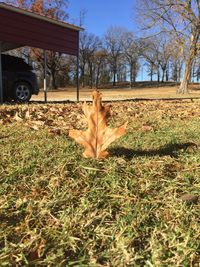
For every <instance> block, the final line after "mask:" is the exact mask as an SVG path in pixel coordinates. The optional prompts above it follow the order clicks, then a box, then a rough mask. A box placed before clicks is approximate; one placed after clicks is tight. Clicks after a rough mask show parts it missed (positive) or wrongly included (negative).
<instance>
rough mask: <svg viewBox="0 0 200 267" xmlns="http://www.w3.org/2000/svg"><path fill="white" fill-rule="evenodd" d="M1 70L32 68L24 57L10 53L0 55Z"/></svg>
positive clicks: (27, 69)
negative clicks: (0, 57)
mask: <svg viewBox="0 0 200 267" xmlns="http://www.w3.org/2000/svg"><path fill="white" fill-rule="evenodd" d="M2 69H3V71H31V70H33V69H32V67H31V66H30V65H28V64H27V63H26V62H25V61H24V59H22V58H19V57H14V56H10V55H2Z"/></svg>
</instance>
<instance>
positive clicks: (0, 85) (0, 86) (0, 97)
mask: <svg viewBox="0 0 200 267" xmlns="http://www.w3.org/2000/svg"><path fill="white" fill-rule="evenodd" d="M1 51H2V43H1V42H0V103H1V104H3V82H2V81H3V75H2V60H1Z"/></svg>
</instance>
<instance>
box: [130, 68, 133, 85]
mask: <svg viewBox="0 0 200 267" xmlns="http://www.w3.org/2000/svg"><path fill="white" fill-rule="evenodd" d="M130 85H131V88H133V65H132V64H130Z"/></svg>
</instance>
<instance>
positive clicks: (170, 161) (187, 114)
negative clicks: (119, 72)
mask: <svg viewBox="0 0 200 267" xmlns="http://www.w3.org/2000/svg"><path fill="white" fill-rule="evenodd" d="M199 104H200V102H198V101H195V102H189V101H183V102H178V101H177V102H156V101H155V102H138V103H134V102H127V103H115V104H113V118H112V119H111V121H110V124H111V126H112V127H115V126H119V125H120V124H121V123H123V122H124V121H126V120H127V121H128V122H129V126H128V134H127V135H126V136H125V137H123V138H122V139H120V140H119V141H118V142H116V143H114V144H113V145H112V146H111V147H110V153H111V157H109V158H107V159H105V160H93V159H84V158H82V156H81V154H82V148H80V147H79V146H78V145H77V144H76V143H75V142H74V141H73V140H71V139H70V138H69V137H68V135H67V132H68V129H69V128H70V127H77V128H83V127H84V126H85V123H82V122H79V121H77V119H76V118H77V116H78V118H79V119H80V117H81V115H80V114H81V110H80V106H76V105H71V104H68V105H45V106H42V105H41V106H40V105H38V106H37V105H30V106H3V107H0V122H1V125H0V223H1V224H0V266H81V267H83V266H91V267H92V266H94V267H96V266H116V267H121V266H122V267H123V266H133V267H135V266H141V267H143V266H150V267H151V266H153V267H165V266H166V267H170V266H171V267H174V266H183V267H187V266H194V267H196V266H200V212H199V202H198V203H188V202H184V201H181V200H180V199H179V198H180V197H181V196H182V195H184V194H192V195H197V196H199V195H200V150H199V145H200V140H199V139H200V127H199V126H200V117H199V115H200V105H199ZM27 110H29V115H27V113H26V112H27ZM16 112H18V116H19V117H21V118H22V120H20V119H16V117H15V114H16ZM33 121H41V122H43V124H44V125H43V124H41V125H40V124H37V125H40V126H38V129H37V130H34V129H33V128H32V127H31V126H30V125H31V122H33ZM57 128H60V129H61V132H59V134H57V132H56V131H55V134H52V133H51V131H50V130H49V129H57Z"/></svg>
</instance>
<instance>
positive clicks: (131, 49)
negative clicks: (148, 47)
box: [122, 31, 142, 87]
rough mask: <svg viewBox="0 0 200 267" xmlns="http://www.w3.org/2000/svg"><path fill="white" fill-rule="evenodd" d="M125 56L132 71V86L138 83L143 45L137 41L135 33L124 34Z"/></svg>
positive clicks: (123, 46)
mask: <svg viewBox="0 0 200 267" xmlns="http://www.w3.org/2000/svg"><path fill="white" fill-rule="evenodd" d="M122 48H123V55H124V57H125V59H126V62H127V63H128V65H129V69H130V85H131V87H133V83H134V82H135V81H136V77H137V72H138V70H139V57H140V55H141V49H142V44H141V42H140V41H139V40H138V39H136V37H135V36H134V34H133V32H128V31H126V32H124V33H123V36H122Z"/></svg>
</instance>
